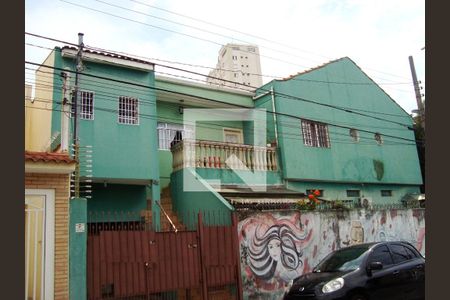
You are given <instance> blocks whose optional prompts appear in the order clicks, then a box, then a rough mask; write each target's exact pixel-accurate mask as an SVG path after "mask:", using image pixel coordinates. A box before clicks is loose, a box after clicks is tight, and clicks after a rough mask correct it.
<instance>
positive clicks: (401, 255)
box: [390, 244, 410, 264]
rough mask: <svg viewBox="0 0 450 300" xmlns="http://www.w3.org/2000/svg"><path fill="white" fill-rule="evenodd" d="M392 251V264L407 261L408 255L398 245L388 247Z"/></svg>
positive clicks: (403, 248)
mask: <svg viewBox="0 0 450 300" xmlns="http://www.w3.org/2000/svg"><path fill="white" fill-rule="evenodd" d="M390 248H391V250H392V256H393V257H394V262H395V263H396V264H398V263H401V262H404V261H407V260H409V259H410V257H409V255H408V253H406V250H405V247H403V246H402V245H398V244H393V245H390Z"/></svg>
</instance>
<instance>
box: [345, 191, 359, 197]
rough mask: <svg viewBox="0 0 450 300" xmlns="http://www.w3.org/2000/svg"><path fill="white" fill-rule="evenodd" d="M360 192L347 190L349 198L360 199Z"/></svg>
mask: <svg viewBox="0 0 450 300" xmlns="http://www.w3.org/2000/svg"><path fill="white" fill-rule="evenodd" d="M359 195H360V190H347V197H359Z"/></svg>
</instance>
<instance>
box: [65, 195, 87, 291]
mask: <svg viewBox="0 0 450 300" xmlns="http://www.w3.org/2000/svg"><path fill="white" fill-rule="evenodd" d="M86 202H87V201H86V199H84V198H74V199H70V208H69V210H70V221H69V299H74V300H75V299H76V300H84V299H86V298H87V285H86V247H87V205H86ZM77 224H82V225H84V231H81V230H79V231H78V232H77V231H76V229H75V228H76V225H77Z"/></svg>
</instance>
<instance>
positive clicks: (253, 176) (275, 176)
mask: <svg viewBox="0 0 450 300" xmlns="http://www.w3.org/2000/svg"><path fill="white" fill-rule="evenodd" d="M195 171H196V172H197V174H198V175H200V176H201V177H202V178H205V179H211V180H220V181H221V183H222V184H232V185H234V184H237V185H239V184H244V183H245V182H244V181H243V180H242V178H241V177H239V175H238V174H237V173H236V172H234V171H232V170H229V169H209V168H196V169H195ZM240 173H242V174H244V176H248V178H249V179H250V180H254V183H256V184H261V183H262V181H261V180H260V179H262V178H263V177H262V175H264V173H265V175H266V181H265V184H267V185H280V184H283V180H282V178H281V174H280V173H279V172H273V171H267V172H258V171H256V172H251V171H243V170H241V171H240Z"/></svg>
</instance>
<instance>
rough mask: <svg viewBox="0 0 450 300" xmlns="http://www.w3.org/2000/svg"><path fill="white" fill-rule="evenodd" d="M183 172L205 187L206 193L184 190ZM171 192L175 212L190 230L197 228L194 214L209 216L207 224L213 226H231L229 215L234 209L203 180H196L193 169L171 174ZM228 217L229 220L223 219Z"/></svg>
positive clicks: (205, 219)
mask: <svg viewBox="0 0 450 300" xmlns="http://www.w3.org/2000/svg"><path fill="white" fill-rule="evenodd" d="M183 171H186V172H187V176H188V178H189V179H191V180H194V181H195V182H196V183H197V184H200V185H201V186H203V187H204V189H205V191H187V190H185V189H184V178H183ZM171 182H172V183H171V185H170V191H171V196H172V203H173V208H174V211H176V212H177V213H178V214H179V216H180V217H181V218H182V220H183V223H184V224H186V225H187V226H188V228H190V229H193V227H194V226H195V217H194V218H191V217H186V216H192V215H193V213H196V212H199V211H201V212H203V213H205V215H206V216H207V217H206V218H204V222H205V223H206V224H211V225H230V224H231V219H230V218H229V215H228V213H229V212H231V211H233V210H234V208H233V207H232V206H231V205H230V204H229V203H228V201H227V200H225V199H224V198H223V197H222V196H220V195H219V194H218V193H217V192H216V191H214V189H213V188H211V186H210V185H209V184H208V183H206V182H205V181H204V180H202V179H196V176H195V175H194V173H193V172H192V170H191V169H189V168H187V169H184V170H180V171H177V172H174V173H172V174H171ZM215 216H221V217H215ZM223 216H228V218H223Z"/></svg>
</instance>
